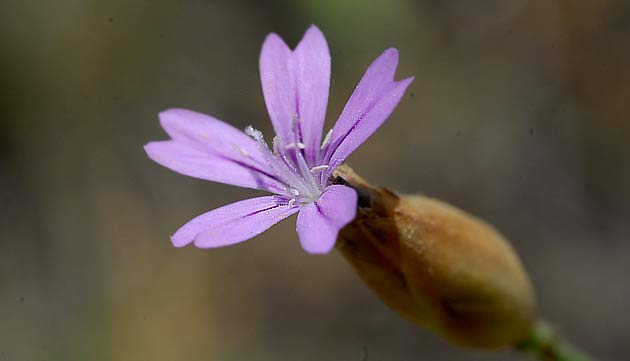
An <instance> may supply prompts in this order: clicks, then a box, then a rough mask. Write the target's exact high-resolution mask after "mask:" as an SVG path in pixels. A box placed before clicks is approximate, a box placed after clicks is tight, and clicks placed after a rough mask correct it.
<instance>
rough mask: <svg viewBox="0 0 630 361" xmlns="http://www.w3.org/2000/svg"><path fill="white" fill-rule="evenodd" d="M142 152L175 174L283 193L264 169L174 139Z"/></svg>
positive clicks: (148, 145)
mask: <svg viewBox="0 0 630 361" xmlns="http://www.w3.org/2000/svg"><path fill="white" fill-rule="evenodd" d="M144 150H145V151H146V152H147V155H148V156H149V158H151V159H152V160H154V161H155V162H157V163H159V164H161V165H163V166H165V167H166V168H169V169H171V170H174V171H175V172H177V173H181V174H184V175H187V176H191V177H195V178H201V179H206V180H209V181H213V182H220V183H225V184H231V185H235V186H239V187H246V188H254V189H260V190H266V191H269V192H273V193H284V187H283V185H282V184H281V183H280V182H278V181H277V180H275V179H274V177H273V176H272V175H270V174H268V173H266V172H265V171H264V170H262V169H259V168H253V167H251V166H248V165H246V164H244V163H243V164H241V163H237V162H235V161H233V160H230V159H227V158H225V157H222V156H220V155H217V154H214V153H210V152H204V151H201V150H198V149H196V148H193V147H192V146H191V145H190V144H188V143H184V142H181V141H175V140H165V141H158V142H150V143H148V144H146V145H145V146H144Z"/></svg>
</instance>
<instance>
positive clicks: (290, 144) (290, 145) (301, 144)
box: [285, 142, 306, 149]
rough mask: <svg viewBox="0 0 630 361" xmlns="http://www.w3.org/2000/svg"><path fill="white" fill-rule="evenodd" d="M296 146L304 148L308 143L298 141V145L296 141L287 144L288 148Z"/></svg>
mask: <svg viewBox="0 0 630 361" xmlns="http://www.w3.org/2000/svg"><path fill="white" fill-rule="evenodd" d="M296 147H297V148H299V149H304V148H306V144H304V143H300V142H298V143H297V145H296V143H289V144H287V145H286V146H285V148H286V149H295V148H296Z"/></svg>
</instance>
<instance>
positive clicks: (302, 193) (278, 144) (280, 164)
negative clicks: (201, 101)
mask: <svg viewBox="0 0 630 361" xmlns="http://www.w3.org/2000/svg"><path fill="white" fill-rule="evenodd" d="M296 123H297V122H294V127H293V128H294V130H293V132H292V133H293V135H294V139H295V140H294V141H293V142H291V143H289V144H284V143H283V141H282V140H281V139H280V137H278V136H276V137H274V139H273V148H272V149H273V150H272V149H269V146H268V145H267V142H265V139H264V138H263V135H262V132H260V131H259V130H257V129H254V128H253V127H251V126H248V127H247V128H245V133H246V134H247V135H249V136H250V137H252V138H253V139H254V140H255V141H256V142H257V143H258V145H259V148H260V151H261V153H262V155H263V156H264V159H265V164H264V166H265V169H267V170H269V171H270V173H271V174H272V175H273V176H274V177H275V178H276V180H278V181H279V182H281V183H282V184H283V185H284V187H285V192H284V194H282V195H283V196H286V197H287V200H288V203H289V206H293V205H301V204H306V203H311V202H314V201H316V200H317V199H318V198H319V196H320V195H321V194H322V192H323V190H324V188H326V186H327V185H328V179H327V178H326V174H327V172H326V170H328V168H329V165H328V164H319V165H313V164H309V162H308V161H307V159H306V158H305V155H304V153H305V152H304V150H305V149H306V145H305V144H304V143H302V142H301V141H299V139H298V137H297V131H296V125H295V124H296Z"/></svg>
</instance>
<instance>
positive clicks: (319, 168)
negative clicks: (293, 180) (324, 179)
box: [311, 164, 330, 174]
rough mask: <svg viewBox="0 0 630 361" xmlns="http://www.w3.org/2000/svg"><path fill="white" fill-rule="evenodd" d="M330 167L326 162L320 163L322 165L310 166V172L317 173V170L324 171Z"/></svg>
mask: <svg viewBox="0 0 630 361" xmlns="http://www.w3.org/2000/svg"><path fill="white" fill-rule="evenodd" d="M328 168H330V166H329V165H328V164H322V165H318V166H315V167H313V168H311V173H313V174H314V173H317V172H322V171H325V170H326V169H328Z"/></svg>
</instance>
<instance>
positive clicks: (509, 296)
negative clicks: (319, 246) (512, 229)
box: [335, 166, 534, 348]
mask: <svg viewBox="0 0 630 361" xmlns="http://www.w3.org/2000/svg"><path fill="white" fill-rule="evenodd" d="M335 175H336V176H337V177H338V180H339V181H340V182H346V183H347V184H348V185H350V186H352V187H354V188H355V189H356V190H357V192H358V193H359V211H358V212H357V216H356V219H355V220H354V221H353V222H352V223H350V224H349V225H347V226H346V227H345V228H344V229H343V230H342V231H341V232H340V235H339V240H338V243H337V245H338V248H339V249H340V250H341V252H342V253H343V255H344V257H345V258H346V259H347V260H348V261H349V262H350V263H351V264H352V266H353V267H354V269H355V270H356V271H357V273H358V274H359V276H360V277H361V278H362V279H363V280H364V281H365V282H366V283H367V284H368V285H369V286H370V287H371V288H372V290H373V291H374V292H376V294H377V295H378V296H379V297H380V298H381V299H382V300H383V301H384V302H385V303H386V304H387V305H388V306H389V307H391V308H392V309H394V310H395V311H397V312H398V313H399V314H401V315H402V316H404V317H405V318H407V319H409V320H411V321H412V322H415V323H416V324H419V325H422V326H425V327H428V328H429V329H431V330H433V331H435V332H437V333H438V334H440V335H442V336H444V337H445V338H447V339H449V340H451V341H453V342H455V343H457V344H460V345H463V346H469V347H478V348H498V347H503V346H514V345H516V344H517V343H519V342H520V341H522V340H524V339H526V338H527V337H528V336H529V334H530V333H531V331H532V325H533V314H534V295H533V290H532V287H531V284H530V281H529V279H528V276H527V274H526V273H525V271H524V269H523V266H522V265H521V263H520V261H519V259H518V258H517V256H516V254H515V253H514V251H513V250H512V248H511V247H510V245H509V244H508V243H507V241H506V240H505V239H504V238H503V237H502V236H501V235H500V234H499V233H498V232H497V231H496V230H495V229H494V228H493V227H491V226H490V225H488V224H486V223H485V222H483V221H481V220H480V219H478V218H476V217H474V216H471V215H470V214H467V213H466V212H464V211H462V210H460V209H457V208H455V207H453V206H451V205H448V204H446V203H444V202H441V201H439V200H436V199H431V198H427V197H423V196H417V195H413V196H400V195H397V194H395V193H393V192H391V191H389V190H387V189H384V188H377V187H373V186H371V185H370V184H368V183H367V182H365V181H364V180H363V179H361V178H360V177H359V176H357V175H356V174H355V173H354V172H353V171H352V169H350V168H349V167H345V166H344V167H340V168H338V169H337V171H336V173H335Z"/></svg>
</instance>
